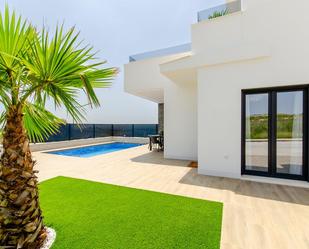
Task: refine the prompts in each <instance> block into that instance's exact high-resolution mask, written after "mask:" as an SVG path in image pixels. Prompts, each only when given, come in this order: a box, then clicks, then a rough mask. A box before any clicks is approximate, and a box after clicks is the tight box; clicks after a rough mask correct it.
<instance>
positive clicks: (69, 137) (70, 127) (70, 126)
mask: <svg viewBox="0 0 309 249" xmlns="http://www.w3.org/2000/svg"><path fill="white" fill-rule="evenodd" d="M69 140H71V124H69Z"/></svg>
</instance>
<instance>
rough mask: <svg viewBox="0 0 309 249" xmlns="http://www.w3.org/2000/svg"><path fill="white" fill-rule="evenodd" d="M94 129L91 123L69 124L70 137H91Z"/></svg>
mask: <svg viewBox="0 0 309 249" xmlns="http://www.w3.org/2000/svg"><path fill="white" fill-rule="evenodd" d="M93 137H94V129H93V124H82V125H77V124H71V136H70V139H82V138H93Z"/></svg>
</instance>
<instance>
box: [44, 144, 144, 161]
mask: <svg viewBox="0 0 309 249" xmlns="http://www.w3.org/2000/svg"><path fill="white" fill-rule="evenodd" d="M140 145H142V144H134V143H108V144H98V145H91V146H86V147H79V148H73V149H66V150H55V151H49V152H47V153H49V154H56V155H62V156H74V157H85V158H86V157H92V156H97V155H102V154H107V153H110V152H114V151H119V150H125V149H129V148H133V147H137V146H140Z"/></svg>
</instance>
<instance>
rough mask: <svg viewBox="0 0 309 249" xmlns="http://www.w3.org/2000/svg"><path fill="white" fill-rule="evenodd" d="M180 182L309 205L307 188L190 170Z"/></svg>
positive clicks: (308, 190)
mask: <svg viewBox="0 0 309 249" xmlns="http://www.w3.org/2000/svg"><path fill="white" fill-rule="evenodd" d="M179 182H180V183H183V184H189V185H195V186H200V187H205V188H213V189H221V190H227V191H232V192H234V193H235V194H237V195H244V196H251V197H257V198H263V199H269V200H275V201H282V202H289V203H295V204H300V205H309V189H306V188H298V187H291V186H284V185H278V184H268V183H259V182H253V181H245V180H238V179H231V178H224V177H214V176H205V175H199V174H197V170H196V169H191V170H189V171H188V172H187V173H186V174H185V175H184V176H183V177H182V178H181V179H180V181H179Z"/></svg>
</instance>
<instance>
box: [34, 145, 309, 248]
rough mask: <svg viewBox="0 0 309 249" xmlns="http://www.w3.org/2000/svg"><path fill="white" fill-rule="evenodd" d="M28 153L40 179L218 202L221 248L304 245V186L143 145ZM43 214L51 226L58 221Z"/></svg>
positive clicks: (307, 204)
mask: <svg viewBox="0 0 309 249" xmlns="http://www.w3.org/2000/svg"><path fill="white" fill-rule="evenodd" d="M34 155H35V157H36V159H37V161H38V164H37V166H36V167H37V169H38V170H40V173H39V180H40V181H43V180H47V179H51V178H53V177H57V176H66V177H73V178H80V179H86V180H91V181H96V182H102V183H109V184H114V185H120V186H126V187H130V188H135V189H144V190H152V191H156V192H162V193H168V194H175V195H181V196H186V197H193V198H198V199H204V200H211V201H218V202H222V203H223V222H222V233H221V249H232V248H241V249H248V248H258V249H260V248H263V249H277V248H278V249H288V248H307V246H308V241H309V237H308V233H307V232H306V231H307V228H308V226H309V189H304V188H296V187H289V186H281V185H275V184H265V183H258V182H251V181H242V180H236V179H228V178H219V177H209V176H202V175H198V174H197V171H196V169H193V168H189V167H187V165H188V163H189V162H188V161H182V160H168V159H164V158H163V154H162V153H161V152H149V151H148V148H147V146H141V147H136V148H131V149H127V150H123V151H119V152H113V153H110V154H106V155H100V156H95V157H92V158H76V157H65V156H58V155H51V154H47V153H42V152H35V153H34ZM47 184H48V182H47ZM43 185H44V184H43ZM43 190H44V189H43ZM43 197H44V196H43ZM43 200H44V198H43ZM58 201H61V200H58ZM43 204H44V203H43ZM43 206H44V205H43ZM175 211H176V210H175ZM46 215H47V220H48V221H49V222H53V225H55V226H56V227H57V226H59V225H61V224H58V223H57V220H55V221H54V220H53V219H51V218H49V217H48V215H49V213H47V214H46ZM153 215H154V214H153ZM66 219H68V217H66ZM192 222H193V221H192ZM103 223H104V221H102V224H103ZM192 229H194V228H192ZM205 229H206V227H205ZM191 231H192V230H191ZM171 232H172V231H171ZM57 236H59V237H61V238H66V240H70V239H72V241H74V236H76V234H75V233H72V234H65V229H58V230H57ZM191 237H192V236H191ZM193 237H194V238H197V237H198V236H197V235H196V236H193ZM63 243H64V242H63ZM85 243H86V242H85ZM86 244H87V243H86ZM56 246H57V241H56ZM182 246H183V245H182ZM56 248H57V247H56ZM59 248H63V247H61V246H60V247H59ZM68 248H70V247H68ZM191 248H192V247H191ZM214 248H216V247H214Z"/></svg>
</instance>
